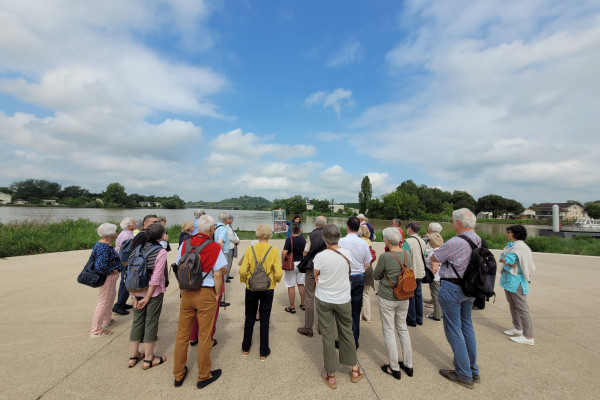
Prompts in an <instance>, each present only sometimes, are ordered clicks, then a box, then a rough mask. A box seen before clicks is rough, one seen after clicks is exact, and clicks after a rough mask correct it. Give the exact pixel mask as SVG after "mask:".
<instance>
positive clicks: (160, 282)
mask: <svg viewBox="0 0 600 400" xmlns="http://www.w3.org/2000/svg"><path fill="white" fill-rule="evenodd" d="M166 266H167V251H166V250H165V249H160V251H159V252H158V255H157V256H156V261H155V262H154V270H153V271H152V276H151V277H150V283H149V285H150V286H156V287H155V288H154V292H153V293H152V297H156V296H158V295H159V294H161V293H164V292H166V291H167V288H166V287H165V267H166ZM147 294H148V291H147V290H144V291H143V292H136V293H135V297H146V295H147Z"/></svg>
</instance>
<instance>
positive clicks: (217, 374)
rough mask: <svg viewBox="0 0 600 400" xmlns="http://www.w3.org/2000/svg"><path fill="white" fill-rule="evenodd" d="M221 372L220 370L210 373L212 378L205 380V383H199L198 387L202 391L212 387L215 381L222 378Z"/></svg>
mask: <svg viewBox="0 0 600 400" xmlns="http://www.w3.org/2000/svg"><path fill="white" fill-rule="evenodd" d="M221 372H222V371H221V370H220V369H215V370H214V371H210V374H211V375H212V376H211V377H210V378H208V379H205V380H203V381H198V383H196V387H197V388H198V389H202V388H205V387H207V386H208V385H210V384H211V383H213V382H214V381H216V380H217V379H219V377H220V376H221Z"/></svg>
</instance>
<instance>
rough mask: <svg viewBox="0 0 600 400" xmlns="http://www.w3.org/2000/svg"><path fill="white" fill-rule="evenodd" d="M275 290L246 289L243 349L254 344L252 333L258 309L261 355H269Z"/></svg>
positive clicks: (246, 349) (245, 349)
mask: <svg viewBox="0 0 600 400" xmlns="http://www.w3.org/2000/svg"><path fill="white" fill-rule="evenodd" d="M274 293H275V290H273V289H271V290H265V291H264V292H254V291H252V290H250V289H246V321H245V322H244V340H243V341H242V351H250V347H251V346H252V333H253V332H254V323H255V322H256V310H257V309H258V310H259V315H260V356H267V355H269V352H270V349H269V321H270V320H271V307H272V306H273V294H274Z"/></svg>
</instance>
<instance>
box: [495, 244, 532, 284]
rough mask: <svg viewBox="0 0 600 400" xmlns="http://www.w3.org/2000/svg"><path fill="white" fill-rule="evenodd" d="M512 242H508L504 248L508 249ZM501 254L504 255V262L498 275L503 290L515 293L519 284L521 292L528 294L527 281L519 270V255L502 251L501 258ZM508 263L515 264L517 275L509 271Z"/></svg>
mask: <svg viewBox="0 0 600 400" xmlns="http://www.w3.org/2000/svg"><path fill="white" fill-rule="evenodd" d="M514 244H515V243H514V242H508V245H506V248H508V249H510V248H511V247H512V246H513V245H514ZM502 256H504V259H505V260H506V264H505V265H504V268H502V274H501V275H500V286H501V287H503V288H504V290H506V291H507V292H511V293H517V290H519V285H521V288H522V290H523V294H528V293H529V282H527V281H526V280H525V276H524V275H523V272H522V271H521V266H520V265H519V257H517V255H516V254H515V253H508V254H506V253H504V252H503V253H502V254H501V255H500V258H502ZM508 264H510V265H515V264H516V265H517V269H518V274H517V276H515V275H513V274H511V273H510V270H511V269H512V268H511V267H509V266H508Z"/></svg>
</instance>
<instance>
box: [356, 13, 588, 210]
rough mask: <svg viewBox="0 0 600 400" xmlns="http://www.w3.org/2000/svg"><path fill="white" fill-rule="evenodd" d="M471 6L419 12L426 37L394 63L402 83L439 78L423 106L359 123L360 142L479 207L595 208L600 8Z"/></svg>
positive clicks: (393, 55) (394, 106)
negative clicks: (494, 202) (484, 199)
mask: <svg viewBox="0 0 600 400" xmlns="http://www.w3.org/2000/svg"><path fill="white" fill-rule="evenodd" d="M468 4H469V6H468V7H467V6H466V3H464V4H463V3H461V2H454V3H452V4H451V5H450V4H447V2H431V3H421V2H419V3H416V2H413V3H411V5H410V7H409V8H408V9H409V10H410V11H409V12H408V13H407V14H406V15H404V16H403V21H410V20H411V17H412V18H414V19H416V20H419V19H420V20H419V22H418V24H417V25H416V26H411V28H413V29H415V32H416V33H415V35H414V37H411V38H409V39H408V40H406V41H403V42H400V43H399V44H398V45H397V46H396V47H395V48H394V49H392V50H391V51H390V52H389V53H388V57H387V60H388V62H389V65H390V68H391V71H392V73H393V74H394V75H398V76H400V75H402V74H403V73H405V72H407V73H411V72H410V71H413V72H414V71H415V70H414V67H415V66H422V67H423V70H424V74H425V76H426V77H427V79H425V80H423V82H424V85H423V86H422V87H421V88H420V90H418V91H417V92H416V93H415V95H414V96H412V97H410V98H407V99H405V100H402V101H398V102H392V103H388V104H382V105H379V106H374V107H371V108H369V109H367V110H366V111H365V112H364V113H363V114H362V115H361V116H360V117H359V118H357V119H356V120H355V121H354V122H353V124H352V125H351V127H352V128H353V129H354V130H356V131H357V132H359V134H357V135H356V138H355V140H354V143H355V144H356V145H357V147H358V148H360V149H369V147H368V145H369V144H371V143H374V142H376V143H382V144H384V145H383V146H380V147H379V148H378V151H376V152H373V151H369V154H370V155H371V156H375V157H377V158H380V159H382V160H384V161H386V162H390V163H398V164H405V165H406V166H407V167H411V168H412V167H414V166H415V164H414V163H415V161H418V162H419V165H420V167H421V168H427V173H428V174H429V176H430V177H431V178H430V179H431V182H426V183H428V184H431V185H432V186H433V185H437V184H440V183H442V184H443V186H445V187H456V188H459V187H465V188H466V189H467V190H468V191H470V192H471V193H472V194H473V195H474V196H476V197H477V196H480V195H484V194H488V193H498V194H501V195H504V196H506V197H510V198H517V199H521V200H522V201H524V202H528V201H529V202H531V201H544V200H545V199H550V198H551V199H561V198H562V199H567V198H573V197H575V198H582V199H586V200H593V199H595V197H597V190H595V188H597V187H598V185H600V176H599V175H597V174H592V173H589V172H588V173H585V170H584V168H583V166H585V169H587V171H592V170H596V169H600V158H598V157H597V154H596V153H597V151H596V149H597V148H598V147H599V145H600V141H599V140H600V136H598V132H597V126H598V124H597V121H596V119H597V118H596V115H597V112H596V111H594V108H595V104H596V103H597V96H598V93H600V81H598V79H597V72H596V69H597V68H596V66H597V65H599V64H600V18H599V16H600V10H598V9H597V7H596V10H595V13H593V15H592V17H590V15H589V13H586V12H583V11H582V10H584V11H585V10H588V9H589V3H584V2H582V3H581V5H580V6H579V7H571V6H572V4H571V5H569V7H571V10H569V11H566V8H567V7H566V6H567V5H566V4H560V2H554V1H549V2H542V1H537V2H531V3H530V2H528V4H527V5H524V4H523V3H522V2H502V5H500V4H497V5H495V6H492V7H489V2H485V1H484V2H468ZM578 4H579V3H578ZM521 5H522V6H521ZM463 6H464V7H463ZM573 9H575V10H573ZM544 19H545V20H544ZM413 24H414V23H413ZM387 143H390V144H391V143H393V144H394V146H386V145H385V144H387ZM364 151H365V152H366V151H367V150H364ZM399 152H402V153H407V152H409V154H410V155H409V156H405V157H402V158H400V157H398V154H399ZM440 180H442V181H443V182H440ZM578 196H579V197H578Z"/></svg>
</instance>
